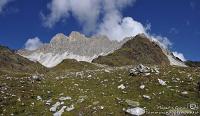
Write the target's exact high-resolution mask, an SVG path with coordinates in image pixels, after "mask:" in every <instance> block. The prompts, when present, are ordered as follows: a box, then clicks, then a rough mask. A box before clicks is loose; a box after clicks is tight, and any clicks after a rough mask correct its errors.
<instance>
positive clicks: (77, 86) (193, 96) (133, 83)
mask: <svg viewBox="0 0 200 116" xmlns="http://www.w3.org/2000/svg"><path fill="white" fill-rule="evenodd" d="M160 68H161V69H160V71H161V73H160V74H159V75H150V76H147V77H143V76H136V77H131V76H129V75H128V69H127V68H121V69H120V68H115V67H112V68H107V70H110V69H111V70H110V72H107V71H105V70H104V69H103V68H94V69H93V70H92V69H90V70H87V69H84V70H82V71H81V70H73V71H72V70H70V72H69V71H66V72H65V73H63V72H62V73H57V75H56V72H54V73H53V74H52V72H51V71H50V72H48V73H46V74H45V77H44V78H45V79H44V80H42V81H41V82H40V81H36V82H34V83H31V81H30V80H29V79H28V78H27V76H26V75H24V76H19V75H16V76H14V75H11V76H12V78H11V79H6V78H7V77H8V76H9V75H7V76H5V75H2V76H1V77H0V82H1V88H2V87H6V88H8V89H7V90H5V93H4V94H2V93H1V94H0V114H5V115H10V114H12V113H13V114H15V115H20V116H23V115H24V116H25V115H52V114H53V113H52V112H50V111H49V109H50V107H51V106H48V105H45V103H46V102H45V101H46V100H49V99H52V101H53V102H52V104H54V103H56V102H57V101H58V98H59V97H60V94H61V93H63V96H70V97H72V100H66V101H65V105H66V106H69V105H71V104H74V106H75V109H74V110H73V111H71V112H67V111H65V112H64V113H63V115H64V116H65V115H66V116H68V115H72V116H73V115H78V114H79V113H82V114H84V115H94V116H99V115H100V116H105V115H113V116H123V115H126V114H125V112H124V111H123V110H122V109H123V108H128V107H129V106H128V105H127V103H125V100H126V99H129V100H133V101H138V102H139V103H140V107H146V110H147V111H168V110H161V109H158V108H157V107H158V106H165V107H169V106H170V107H175V106H179V107H186V106H187V104H188V103H199V104H200V99H199V95H198V91H197V89H196V86H197V85H196V83H197V81H198V80H199V79H200V69H197V68H177V67H160ZM78 69H79V68H78ZM77 72H78V73H82V76H81V75H79V74H78V73H77ZM89 75H91V77H90V76H89ZM88 76H89V77H88ZM56 77H57V78H56ZM61 77H64V78H61ZM189 77H192V80H191V79H190V78H189ZM58 78H59V79H58ZM158 78H159V79H162V80H164V81H166V82H167V86H171V87H170V88H168V87H167V86H162V85H160V84H159V83H158V80H157V79H158ZM176 78H179V79H180V81H178V82H175V81H174V80H176ZM120 84H124V85H125V86H126V88H125V89H124V90H120V89H118V88H117V87H118V86H119V85H120ZM141 84H144V85H145V89H144V90H141V89H140V88H139V86H140V85H141ZM22 86H24V87H22ZM176 86H178V87H176ZM48 91H50V93H48ZM162 91H164V93H163V94H159V92H162ZM177 91H180V92H177ZM182 91H187V92H188V95H182V94H181V92H182ZM12 94H14V95H16V96H13V97H12ZM142 95H149V96H150V97H151V98H152V99H151V100H147V99H144V98H143V97H142ZM37 96H41V97H42V99H43V100H44V101H38V100H37ZM79 96H87V98H86V99H85V100H84V101H83V102H82V103H77V101H78V100H79ZM4 97H7V98H6V99H5V98H4ZM19 97H20V98H21V101H20V102H19V101H17V99H18V98H19ZM118 98H119V99H121V101H118V100H117V99H118ZM97 101H98V102H99V103H98V104H95V105H94V104H93V103H94V102H97ZM33 102H34V105H31V104H32V103H33ZM22 103H24V105H23V104H22ZM100 106H103V107H104V109H103V110H101V109H100V108H99V107H100ZM95 107H96V110H95ZM199 110H200V109H199ZM149 116H151V115H149ZM158 116H159V115H158Z"/></svg>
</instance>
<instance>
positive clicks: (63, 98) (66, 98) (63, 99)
mask: <svg viewBox="0 0 200 116" xmlns="http://www.w3.org/2000/svg"><path fill="white" fill-rule="evenodd" d="M71 99H72V98H71V97H69V96H66V97H60V98H59V100H60V101H65V100H71Z"/></svg>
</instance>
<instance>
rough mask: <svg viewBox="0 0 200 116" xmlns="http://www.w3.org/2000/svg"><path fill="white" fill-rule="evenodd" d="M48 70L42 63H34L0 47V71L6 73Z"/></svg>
mask: <svg viewBox="0 0 200 116" xmlns="http://www.w3.org/2000/svg"><path fill="white" fill-rule="evenodd" d="M45 70H46V68H45V67H44V66H42V65H41V64H40V63H37V62H32V61H30V60H28V59H26V58H24V57H22V56H20V55H18V54H16V53H15V52H14V51H13V50H10V49H9V48H7V47H4V46H0V71H6V72H8V71H9V72H18V71H19V72H41V71H45Z"/></svg>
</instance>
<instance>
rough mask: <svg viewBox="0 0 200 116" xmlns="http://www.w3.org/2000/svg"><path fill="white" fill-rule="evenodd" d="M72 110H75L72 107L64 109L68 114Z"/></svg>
mask: <svg viewBox="0 0 200 116" xmlns="http://www.w3.org/2000/svg"><path fill="white" fill-rule="evenodd" d="M74 109H75V107H74V105H71V106H70V107H67V108H66V111H68V112H70V111H72V110H74Z"/></svg>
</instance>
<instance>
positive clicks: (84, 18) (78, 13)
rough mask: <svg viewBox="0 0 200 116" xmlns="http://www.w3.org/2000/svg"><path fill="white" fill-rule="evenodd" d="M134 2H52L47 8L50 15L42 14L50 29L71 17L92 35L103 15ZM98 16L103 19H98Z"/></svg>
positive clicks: (73, 0)
mask: <svg viewBox="0 0 200 116" xmlns="http://www.w3.org/2000/svg"><path fill="white" fill-rule="evenodd" d="M134 1H135V0H52V1H51V2H50V3H49V4H48V5H47V8H48V9H49V11H50V13H49V14H47V15H45V14H43V13H42V19H43V22H44V25H45V26H46V27H49V28H52V27H53V26H54V25H55V24H56V23H58V22H59V21H61V20H66V19H67V18H68V17H69V16H73V17H74V18H75V19H76V20H77V21H78V22H79V23H80V24H81V25H82V27H83V31H84V32H85V33H92V32H93V33H94V32H95V31H96V29H97V28H99V21H100V20H104V19H106V16H105V15H108V14H111V12H113V11H114V12H117V13H118V15H120V10H121V9H123V8H124V7H126V6H127V5H131V4H132V3H133V2H134ZM100 16H101V17H103V19H100Z"/></svg>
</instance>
